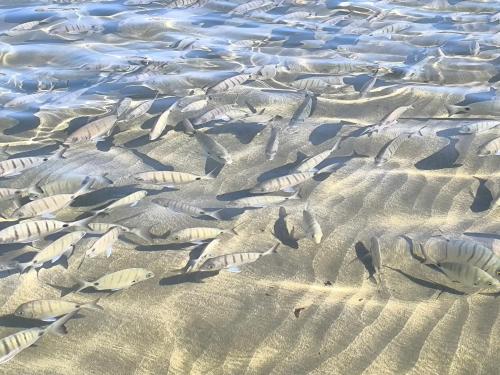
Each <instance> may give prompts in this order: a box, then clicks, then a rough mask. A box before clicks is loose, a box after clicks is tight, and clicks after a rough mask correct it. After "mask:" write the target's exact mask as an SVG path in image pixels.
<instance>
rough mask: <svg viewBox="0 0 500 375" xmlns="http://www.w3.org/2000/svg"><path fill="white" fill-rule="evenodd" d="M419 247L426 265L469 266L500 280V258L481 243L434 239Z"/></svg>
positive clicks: (465, 240)
mask: <svg viewBox="0 0 500 375" xmlns="http://www.w3.org/2000/svg"><path fill="white" fill-rule="evenodd" d="M419 245H420V246H419V249H420V252H421V256H422V257H423V258H424V264H437V265H439V264H441V263H460V264H468V265H471V266H474V267H477V268H480V269H482V270H483V271H485V272H487V273H488V274H490V275H491V276H493V277H495V278H497V279H500V257H498V256H497V255H496V254H495V253H494V252H493V251H492V250H491V249H490V248H488V247H487V246H485V245H483V244H481V243H479V242H476V241H473V240H468V239H445V238H435V237H432V238H430V239H429V240H428V241H426V242H425V243H424V244H419Z"/></svg>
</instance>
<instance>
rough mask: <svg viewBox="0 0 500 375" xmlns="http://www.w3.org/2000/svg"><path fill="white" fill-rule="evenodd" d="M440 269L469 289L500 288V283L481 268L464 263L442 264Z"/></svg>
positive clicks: (452, 279)
mask: <svg viewBox="0 0 500 375" xmlns="http://www.w3.org/2000/svg"><path fill="white" fill-rule="evenodd" d="M439 269H440V270H441V271H443V273H444V274H445V275H446V276H447V277H448V278H449V279H450V280H451V281H453V282H456V283H460V284H462V285H464V286H466V287H469V288H478V289H492V288H496V289H498V288H500V281H499V280H497V279H495V278H494V277H493V276H491V275H490V274H489V273H487V272H485V271H483V270H482V269H480V268H477V267H474V266H471V265H469V264H462V263H441V264H440V265H439Z"/></svg>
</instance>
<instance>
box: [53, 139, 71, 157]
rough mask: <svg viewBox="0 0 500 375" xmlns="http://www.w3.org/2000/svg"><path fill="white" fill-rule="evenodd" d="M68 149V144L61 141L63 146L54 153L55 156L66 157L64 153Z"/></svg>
mask: <svg viewBox="0 0 500 375" xmlns="http://www.w3.org/2000/svg"><path fill="white" fill-rule="evenodd" d="M67 149H68V146H67V145H64V144H62V143H61V147H59V149H58V150H57V151H56V153H55V154H54V155H53V157H54V158H55V159H66V158H65V157H64V153H65V152H66V150H67Z"/></svg>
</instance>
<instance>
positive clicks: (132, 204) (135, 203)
mask: <svg viewBox="0 0 500 375" xmlns="http://www.w3.org/2000/svg"><path fill="white" fill-rule="evenodd" d="M137 203H139V201H135V202H133V203H131V204H130V206H129V207H135V206H137Z"/></svg>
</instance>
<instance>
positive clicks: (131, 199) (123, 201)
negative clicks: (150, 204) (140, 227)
mask: <svg viewBox="0 0 500 375" xmlns="http://www.w3.org/2000/svg"><path fill="white" fill-rule="evenodd" d="M146 195H148V192H147V191H146V190H139V191H136V192H135V193H132V194H129V195H127V196H125V197H123V198H120V199H117V200H116V201H114V202H113V203H111V204H110V205H109V206H107V207H105V208H103V209H101V210H98V211H96V214H100V213H102V212H108V211H111V210H113V209H115V208H118V207H124V206H129V207H135V206H136V205H137V203H139V201H140V200H141V199H143V198H144V197H146Z"/></svg>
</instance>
